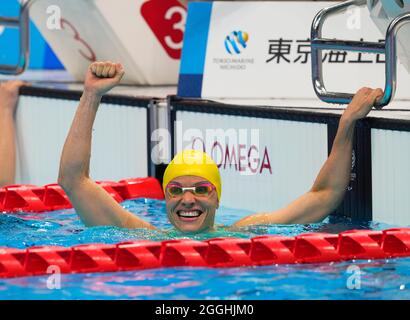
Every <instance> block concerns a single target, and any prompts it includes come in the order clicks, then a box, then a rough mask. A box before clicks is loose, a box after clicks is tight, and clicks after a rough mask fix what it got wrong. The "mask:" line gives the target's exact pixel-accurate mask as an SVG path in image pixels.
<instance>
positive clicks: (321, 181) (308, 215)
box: [234, 88, 383, 227]
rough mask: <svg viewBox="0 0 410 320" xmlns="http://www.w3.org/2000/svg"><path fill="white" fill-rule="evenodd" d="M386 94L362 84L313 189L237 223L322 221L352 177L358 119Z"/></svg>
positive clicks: (344, 114) (338, 202) (238, 224)
mask: <svg viewBox="0 0 410 320" xmlns="http://www.w3.org/2000/svg"><path fill="white" fill-rule="evenodd" d="M382 95H383V91H382V90H381V89H376V90H373V89H370V88H362V89H360V90H359V91H358V92H357V93H356V94H355V96H354V98H353V100H352V102H351V103H350V104H349V105H348V107H347V108H346V110H345V112H344V113H343V115H342V117H341V118H340V121H339V128H338V130H337V133H336V137H335V140H334V142H333V147H332V151H331V152H330V155H329V157H328V159H327V160H326V162H325V164H324V165H323V167H322V168H321V170H320V172H319V175H318V176H317V178H316V180H315V182H314V184H313V187H312V188H311V189H310V191H308V192H307V193H305V194H304V195H302V196H301V197H300V198H298V199H296V200H295V201H293V202H292V203H290V204H289V205H288V206H287V207H285V208H283V209H280V210H278V211H275V212H271V213H259V214H254V215H250V216H248V217H245V218H243V219H241V220H239V221H238V222H236V223H235V224H234V226H236V227H243V226H248V225H257V224H270V223H280V224H286V223H313V222H318V221H321V220H322V219H324V218H325V217H326V216H327V215H329V214H330V213H331V212H332V211H333V210H335V209H336V208H337V207H338V206H339V205H340V203H341V202H342V200H343V197H344V195H345V192H346V188H347V186H348V184H349V180H350V171H351V161H352V147H353V135H354V128H355V124H356V121H357V120H359V119H361V118H364V117H365V116H366V115H367V114H368V113H369V112H370V110H371V108H372V106H373V104H374V102H375V101H376V100H377V99H378V98H380V97H381V96H382Z"/></svg>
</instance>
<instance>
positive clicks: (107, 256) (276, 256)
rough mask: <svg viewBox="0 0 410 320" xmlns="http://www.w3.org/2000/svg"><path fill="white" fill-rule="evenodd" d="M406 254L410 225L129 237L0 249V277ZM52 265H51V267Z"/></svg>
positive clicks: (338, 259)
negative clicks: (287, 233) (203, 237)
mask: <svg viewBox="0 0 410 320" xmlns="http://www.w3.org/2000/svg"><path fill="white" fill-rule="evenodd" d="M408 256H410V229H407V228H401V229H400V228H399V229H388V230H384V231H372V230H352V231H346V232H342V233H340V234H326V233H312V234H302V235H298V236H296V237H283V236H274V235H272V236H260V237H255V238H253V239H237V238H217V239H210V240H207V241H196V240H189V239H188V240H186V239H181V240H166V241H163V242H154V241H146V240H141V241H129V242H122V243H118V244H116V245H111V244H87V245H77V246H74V247H71V248H64V247H52V246H43V247H32V248H29V249H27V250H18V249H11V248H0V277H1V278H11V277H21V276H32V275H40V274H48V273H49V274H50V273H55V272H56V271H57V270H58V271H60V272H61V273H80V272H112V271H124V270H139V269H152V268H160V267H176V266H185V267H240V266H257V265H271V264H294V263H319V262H334V261H347V260H351V259H382V258H383V259H386V258H394V257H408ZM51 267H53V268H52V269H51Z"/></svg>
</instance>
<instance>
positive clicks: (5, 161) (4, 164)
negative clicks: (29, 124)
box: [0, 81, 25, 187]
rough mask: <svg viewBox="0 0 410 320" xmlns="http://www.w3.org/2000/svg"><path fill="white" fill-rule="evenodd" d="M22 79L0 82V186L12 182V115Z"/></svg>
mask: <svg viewBox="0 0 410 320" xmlns="http://www.w3.org/2000/svg"><path fill="white" fill-rule="evenodd" d="M24 84H25V82H23V81H8V82H4V83H0V187H4V186H7V185H12V184H14V177H15V173H16V138H15V124H14V116H15V111H16V107H17V101H18V97H19V89H20V87H21V86H23V85H24Z"/></svg>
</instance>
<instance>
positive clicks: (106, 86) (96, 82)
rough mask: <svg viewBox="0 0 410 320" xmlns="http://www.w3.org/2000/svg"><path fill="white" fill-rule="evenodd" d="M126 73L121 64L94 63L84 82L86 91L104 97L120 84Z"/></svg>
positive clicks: (109, 62)
mask: <svg viewBox="0 0 410 320" xmlns="http://www.w3.org/2000/svg"><path fill="white" fill-rule="evenodd" d="M124 73H125V71H124V68H123V66H122V65H121V64H120V63H113V62H111V61H105V62H94V63H92V64H91V65H90V66H89V68H88V70H87V74H86V77H85V82H84V86H85V91H87V92H90V93H93V94H96V95H98V96H103V95H104V94H106V93H107V92H108V91H110V90H111V89H112V88H114V87H115V86H116V85H117V84H119V83H120V81H121V79H122V77H123V76H124Z"/></svg>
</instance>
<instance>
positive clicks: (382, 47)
mask: <svg viewBox="0 0 410 320" xmlns="http://www.w3.org/2000/svg"><path fill="white" fill-rule="evenodd" d="M365 4H366V0H349V1H345V2H343V3H340V4H336V5H334V6H331V7H328V8H325V9H322V10H321V11H319V13H318V14H317V15H316V16H315V18H314V19H313V22H312V27H311V55H312V82H313V88H314V90H315V92H316V95H317V96H318V97H319V99H321V100H322V101H325V102H329V103H342V104H347V103H350V101H351V100H352V98H353V94H350V93H343V92H328V91H327V90H326V87H325V84H324V82H323V71H322V50H341V51H356V52H364V53H379V54H384V55H385V61H386V62H385V87H384V96H383V97H382V98H381V100H380V101H379V102H378V103H377V104H376V105H375V107H376V108H379V109H380V108H382V107H383V106H385V105H387V104H388V103H389V102H390V101H391V100H392V98H393V97H394V93H395V91H396V76H397V48H396V47H397V43H396V35H397V32H398V31H399V29H400V28H401V27H402V26H403V25H404V24H406V23H409V22H410V12H406V13H403V14H401V15H399V16H397V17H396V18H394V19H393V20H392V21H391V22H390V24H389V26H388V28H387V31H386V39H385V41H383V42H364V41H349V40H333V39H326V38H322V27H323V24H324V22H325V20H326V19H327V18H328V17H329V16H331V15H334V14H337V13H340V12H342V11H344V10H346V9H347V8H348V7H350V6H352V5H355V6H363V5H365Z"/></svg>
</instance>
